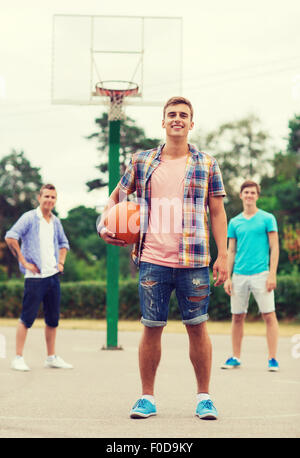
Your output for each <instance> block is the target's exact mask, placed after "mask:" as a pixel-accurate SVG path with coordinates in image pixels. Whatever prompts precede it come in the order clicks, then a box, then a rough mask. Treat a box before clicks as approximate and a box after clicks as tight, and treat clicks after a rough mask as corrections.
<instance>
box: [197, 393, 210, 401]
mask: <svg viewBox="0 0 300 458" xmlns="http://www.w3.org/2000/svg"><path fill="white" fill-rule="evenodd" d="M209 399H210V395H209V394H208V393H198V394H197V403H198V402H201V401H208V400H209Z"/></svg>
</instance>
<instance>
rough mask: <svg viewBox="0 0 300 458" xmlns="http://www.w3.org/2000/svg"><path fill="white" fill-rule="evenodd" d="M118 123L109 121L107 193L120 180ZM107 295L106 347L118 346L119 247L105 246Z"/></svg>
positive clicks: (119, 122) (113, 347)
mask: <svg viewBox="0 0 300 458" xmlns="http://www.w3.org/2000/svg"><path fill="white" fill-rule="evenodd" d="M120 124H121V121H110V122H109V153H108V172H109V185H108V188H109V194H111V192H112V191H113V190H114V189H115V187H116V186H117V184H118V182H119V180H120V163H119V149H120ZM106 294H107V296H106V322H107V323H106V325H107V341H106V343H107V349H108V350H109V349H111V350H114V349H119V348H120V347H118V315H119V247H117V246H114V245H108V246H107V293H106Z"/></svg>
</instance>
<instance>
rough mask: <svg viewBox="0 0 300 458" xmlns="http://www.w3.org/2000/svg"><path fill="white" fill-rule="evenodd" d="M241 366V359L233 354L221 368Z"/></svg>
mask: <svg viewBox="0 0 300 458" xmlns="http://www.w3.org/2000/svg"><path fill="white" fill-rule="evenodd" d="M240 366H241V362H240V360H238V359H237V358H236V357H235V356H232V357H230V358H228V359H227V361H226V362H225V363H224V364H223V366H221V369H236V368H238V367H240Z"/></svg>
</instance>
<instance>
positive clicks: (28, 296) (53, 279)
mask: <svg viewBox="0 0 300 458" xmlns="http://www.w3.org/2000/svg"><path fill="white" fill-rule="evenodd" d="M41 302H43V308H44V315H45V322H46V324H47V326H51V327H53V328H56V327H57V326H58V321H59V312H60V283H59V274H55V275H51V276H50V277H45V278H25V285H24V297H23V305H22V313H21V317H20V320H21V321H22V323H23V324H24V325H25V326H26V328H30V327H31V326H32V325H33V323H34V320H35V319H36V316H37V314H38V310H39V307H40V304H41Z"/></svg>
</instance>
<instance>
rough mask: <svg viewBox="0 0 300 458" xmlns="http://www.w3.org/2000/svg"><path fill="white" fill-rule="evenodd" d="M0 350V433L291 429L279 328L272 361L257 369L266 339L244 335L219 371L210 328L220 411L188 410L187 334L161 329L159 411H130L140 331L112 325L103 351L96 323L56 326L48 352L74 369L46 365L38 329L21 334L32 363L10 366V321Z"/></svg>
mask: <svg viewBox="0 0 300 458" xmlns="http://www.w3.org/2000/svg"><path fill="white" fill-rule="evenodd" d="M0 333H1V334H3V335H4V336H5V339H6V344H7V350H6V358H2V359H0V380H1V383H0V437H1V438H12V437H15V438H153V439H155V438H185V440H188V439H189V438H275V437H278V438H299V437H300V359H299V358H298V359H297V358H295V357H293V356H292V347H293V345H294V344H293V343H292V342H291V339H290V338H281V339H280V342H279V353H278V359H279V362H280V365H281V370H280V372H278V373H270V372H268V371H267V370H266V340H265V338H264V337H253V336H251V337H250V336H249V337H245V338H244V346H243V367H242V368H241V369H236V370H231V371H225V370H221V369H220V365H221V364H222V363H223V362H224V360H225V358H226V357H227V356H229V354H230V337H229V336H225V335H212V336H211V339H212V343H213V369H212V379H211V393H212V396H213V400H214V402H215V405H216V407H217V409H218V410H219V414H220V417H219V419H218V420H217V421H207V420H206V421H204V420H200V419H199V418H197V417H195V416H194V412H195V407H196V400H195V388H196V384H195V378H194V373H193V369H192V366H191V363H190V361H189V358H188V340H187V336H186V334H168V333H165V334H164V335H163V354H162V360H161V363H160V367H159V370H158V374H157V381H156V400H157V408H158V415H157V416H156V417H151V418H148V419H146V420H132V419H130V418H129V410H130V408H131V406H132V404H133V403H134V402H135V401H136V399H137V398H138V397H139V394H140V381H139V373H138V361H137V360H138V343H139V339H140V333H139V332H120V333H119V344H120V345H121V346H122V347H123V350H120V351H112V350H109V351H107V350H106V351H105V350H102V349H101V348H102V346H103V345H104V344H105V341H106V335H105V332H101V331H85V330H63V329H60V330H59V332H58V338H57V353H58V354H59V355H60V356H62V357H63V358H64V359H65V360H66V361H68V362H71V363H72V364H73V365H74V369H73V370H60V369H45V368H44V367H43V362H44V358H45V344H44V334H43V330H42V329H38V328H36V329H35V328H33V329H31V330H30V333H29V334H28V340H27V346H26V352H25V358H26V362H27V364H28V365H29V366H30V367H31V371H30V372H27V373H21V372H16V371H13V370H11V369H10V362H11V359H12V357H13V355H14V348H15V329H14V328H13V327H4V328H1V329H0Z"/></svg>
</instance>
